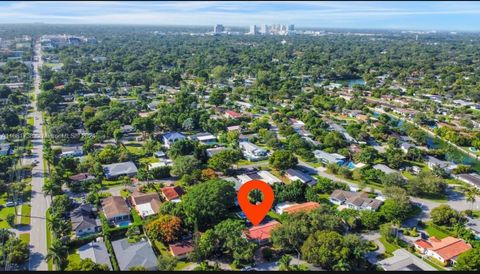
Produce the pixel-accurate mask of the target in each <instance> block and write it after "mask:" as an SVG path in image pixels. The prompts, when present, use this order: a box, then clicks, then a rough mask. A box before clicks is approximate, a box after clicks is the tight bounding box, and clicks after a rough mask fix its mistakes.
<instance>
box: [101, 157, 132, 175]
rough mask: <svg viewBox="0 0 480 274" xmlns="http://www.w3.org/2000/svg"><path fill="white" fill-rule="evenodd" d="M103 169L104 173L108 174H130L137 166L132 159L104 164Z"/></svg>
mask: <svg viewBox="0 0 480 274" xmlns="http://www.w3.org/2000/svg"><path fill="white" fill-rule="evenodd" d="M103 171H104V172H105V174H106V175H107V174H108V175H109V176H118V175H122V174H131V173H136V172H137V171H138V170H137V166H135V164H134V163H133V162H132V161H129V162H123V163H116V164H110V165H104V166H103Z"/></svg>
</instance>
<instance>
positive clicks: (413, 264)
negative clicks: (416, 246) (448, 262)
mask: <svg viewBox="0 0 480 274" xmlns="http://www.w3.org/2000/svg"><path fill="white" fill-rule="evenodd" d="M392 254H393V257H389V258H387V259H384V260H381V261H379V262H378V263H377V264H378V265H379V266H380V267H381V268H383V270H385V271H436V270H437V269H435V268H434V267H432V266H430V265H429V264H427V263H426V262H424V261H423V260H422V259H420V258H418V257H416V256H415V255H413V254H412V253H410V252H408V251H407V250H406V249H403V248H400V249H397V250H395V251H393V252H392Z"/></svg>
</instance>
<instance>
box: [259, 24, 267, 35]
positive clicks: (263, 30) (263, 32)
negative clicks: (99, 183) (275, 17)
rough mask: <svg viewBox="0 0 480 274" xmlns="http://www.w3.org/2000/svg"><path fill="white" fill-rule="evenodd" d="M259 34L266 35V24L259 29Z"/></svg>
mask: <svg viewBox="0 0 480 274" xmlns="http://www.w3.org/2000/svg"><path fill="white" fill-rule="evenodd" d="M260 33H261V34H268V26H267V25H266V24H263V25H262V26H261V27H260Z"/></svg>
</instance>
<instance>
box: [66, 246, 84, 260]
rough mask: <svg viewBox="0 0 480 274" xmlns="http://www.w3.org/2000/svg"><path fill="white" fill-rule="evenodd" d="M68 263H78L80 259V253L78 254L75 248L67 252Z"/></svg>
mask: <svg viewBox="0 0 480 274" xmlns="http://www.w3.org/2000/svg"><path fill="white" fill-rule="evenodd" d="M67 259H68V264H72V263H73V264H79V263H80V261H81V260H82V259H81V258H80V254H78V252H77V250H76V249H74V250H70V251H69V254H68V258H67Z"/></svg>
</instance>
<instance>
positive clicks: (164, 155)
mask: <svg viewBox="0 0 480 274" xmlns="http://www.w3.org/2000/svg"><path fill="white" fill-rule="evenodd" d="M153 156H155V157H156V158H165V157H167V154H165V152H163V151H161V150H159V151H156V152H154V153H153Z"/></svg>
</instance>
